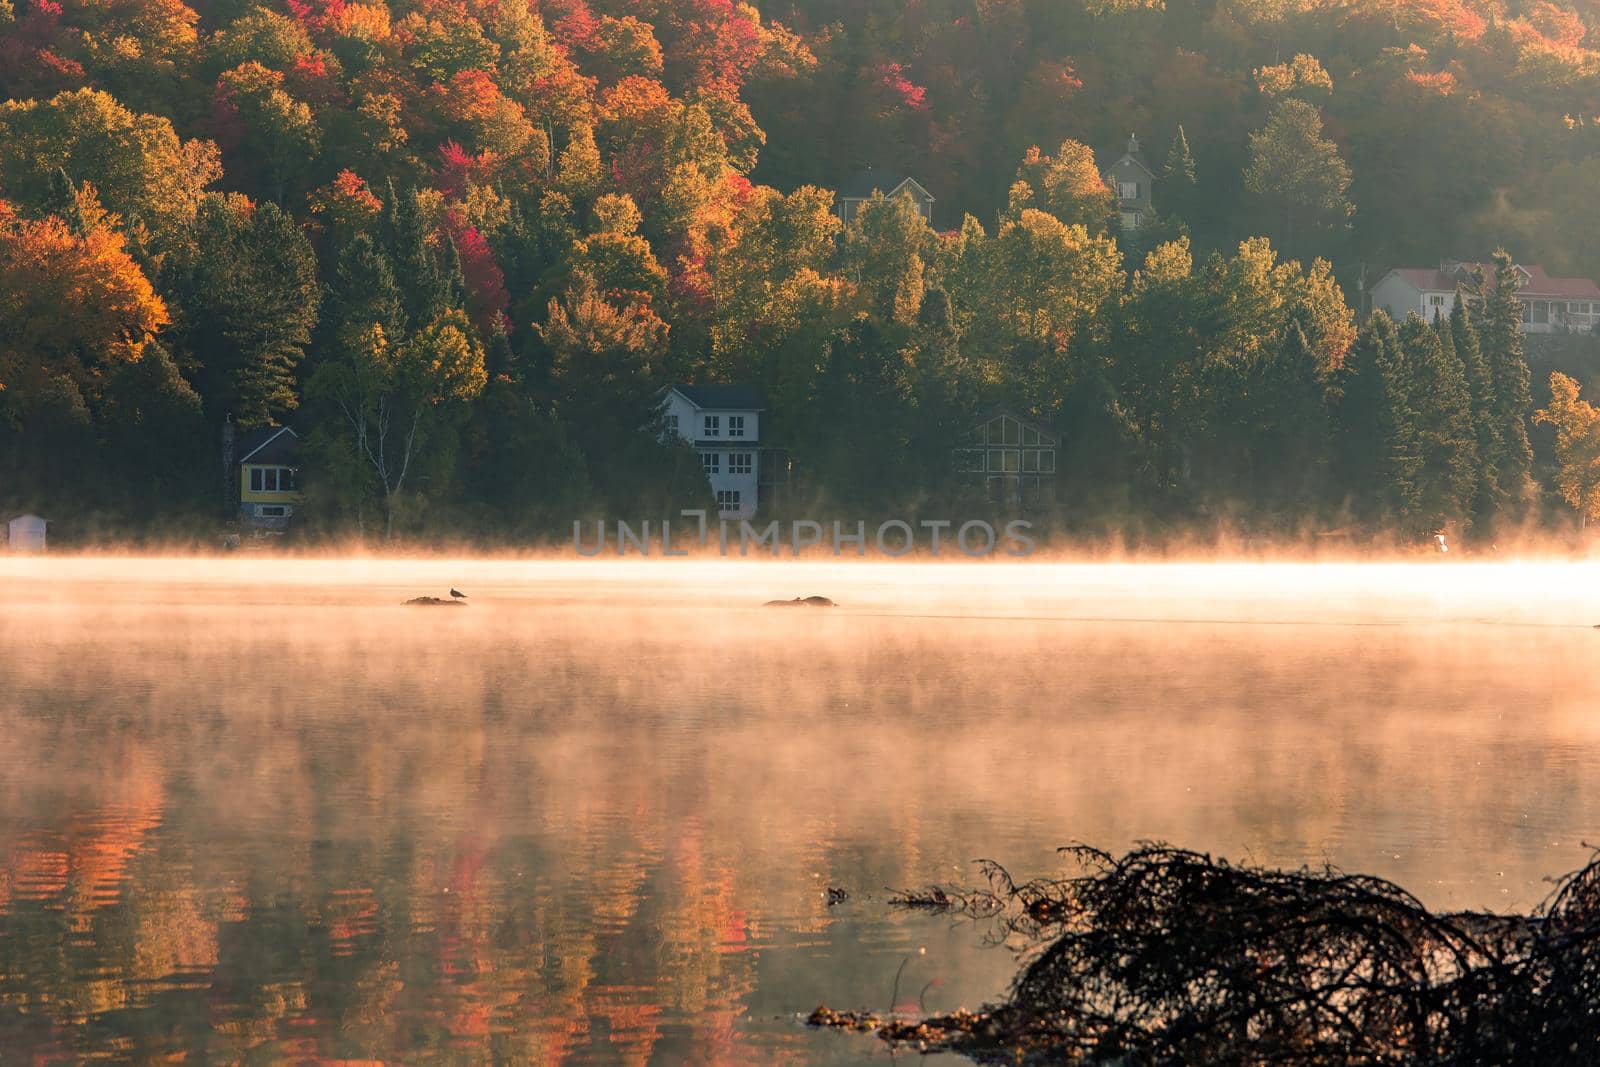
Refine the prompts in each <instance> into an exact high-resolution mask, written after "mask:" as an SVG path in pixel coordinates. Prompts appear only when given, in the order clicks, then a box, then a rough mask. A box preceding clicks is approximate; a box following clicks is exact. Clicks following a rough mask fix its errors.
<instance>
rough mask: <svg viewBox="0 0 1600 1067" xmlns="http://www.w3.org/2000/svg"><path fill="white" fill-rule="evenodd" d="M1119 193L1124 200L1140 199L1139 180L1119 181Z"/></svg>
mask: <svg viewBox="0 0 1600 1067" xmlns="http://www.w3.org/2000/svg"><path fill="white" fill-rule="evenodd" d="M1117 195H1118V196H1119V197H1121V198H1122V199H1124V200H1137V199H1139V183H1138V182H1118V183H1117Z"/></svg>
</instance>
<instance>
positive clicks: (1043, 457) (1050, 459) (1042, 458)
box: [1039, 448, 1056, 474]
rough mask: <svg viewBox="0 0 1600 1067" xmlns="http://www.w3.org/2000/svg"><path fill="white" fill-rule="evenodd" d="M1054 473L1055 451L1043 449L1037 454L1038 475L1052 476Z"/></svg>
mask: <svg viewBox="0 0 1600 1067" xmlns="http://www.w3.org/2000/svg"><path fill="white" fill-rule="evenodd" d="M1055 472H1056V450H1055V449H1053V448H1048V449H1045V450H1044V451H1043V452H1040V453H1039V473H1040V474H1054V473H1055Z"/></svg>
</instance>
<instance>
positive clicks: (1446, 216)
mask: <svg viewBox="0 0 1600 1067" xmlns="http://www.w3.org/2000/svg"><path fill="white" fill-rule="evenodd" d="M0 101H3V102H0V510H3V511H6V512H7V513H8V514H11V513H15V512H16V511H19V510H32V511H35V512H38V513H39V514H42V515H46V516H48V517H49V518H51V519H52V521H53V522H54V523H55V530H56V531H57V534H59V535H64V536H65V537H66V538H67V539H68V540H72V539H74V538H76V539H81V540H92V539H95V538H109V537H128V538H140V537H150V538H155V537H171V536H181V535H185V534H194V533H197V532H203V531H208V530H214V529H215V528H218V527H219V526H220V524H221V521H222V520H223V519H224V518H225V517H226V514H225V512H226V508H225V504H224V490H223V486H224V483H225V480H226V479H225V476H224V473H223V470H222V467H221V458H220V457H221V454H222V453H221V441H222V438H223V428H224V426H225V425H227V426H231V427H233V428H234V430H236V431H237V432H246V431H249V430H251V429H254V428H259V427H263V426H272V425H280V424H285V425H290V426H292V427H293V428H294V429H295V430H296V431H297V433H298V434H299V435H300V438H301V447H300V463H301V485H302V488H303V490H304V493H305V496H306V500H305V504H304V507H303V508H302V512H303V514H304V516H305V521H304V523H303V524H302V530H301V531H300V532H301V533H302V534H304V535H306V536H317V535H327V536H332V535H349V534H357V535H361V536H364V537H367V538H374V539H376V538H382V537H400V538H407V539H417V540H422V539H428V538H439V537H444V536H454V537H467V538H475V539H481V540H486V541H499V542H507V541H512V542H515V541H522V542H531V541H536V540H539V539H543V538H549V537H558V536H562V532H563V531H570V528H571V522H572V520H573V519H575V518H578V517H592V516H598V515H607V516H612V517H624V518H639V517H644V516H648V515H658V514H663V513H666V512H668V511H670V510H673V509H676V508H678V507H680V506H695V505H701V506H703V505H704V502H705V501H706V500H707V499H708V497H709V492H708V489H707V486H706V483H705V479H704V476H703V475H702V474H701V471H700V467H699V464H698V463H697V462H696V457H695V456H694V454H693V452H692V450H690V449H689V448H688V447H687V446H685V445H682V444H681V443H676V444H675V443H673V442H672V441H671V440H664V439H663V434H662V432H661V426H660V422H659V419H658V417H657V404H658V402H659V397H660V396H661V394H662V390H663V389H664V388H665V387H667V386H670V385H671V384H673V383H677V382H738V383H750V384H754V385H758V386H759V387H760V388H761V389H762V390H763V391H764V392H765V395H766V397H767V402H768V414H767V417H766V420H765V423H764V429H763V443H764V444H767V443H772V444H779V445H781V446H782V447H783V448H784V449H785V450H786V452H787V455H788V456H789V458H790V459H791V460H792V463H793V470H794V478H795V482H796V487H797V492H796V494H795V497H794V499H795V501H796V502H797V503H796V504H795V505H794V506H795V507H803V508H804V509H805V510H806V513H807V514H808V515H809V516H811V517H815V518H825V517H828V516H834V515H838V516H842V517H848V518H851V519H854V518H861V517H873V516H888V515H891V514H892V515H895V516H904V517H908V518H910V517H915V516H918V515H944V516H949V515H951V514H954V513H961V514H962V515H967V514H977V513H981V511H982V509H983V507H984V506H985V505H984V501H983V491H982V487H981V486H974V485H972V484H971V483H970V480H969V479H966V478H964V477H963V476H962V475H961V473H960V472H959V471H957V470H956V469H955V467H954V464H953V462H952V455H953V450H954V449H955V447H956V446H957V445H959V444H960V443H961V441H962V437H963V434H964V433H965V432H966V430H967V428H969V427H970V426H971V425H972V420H973V418H974V415H975V414H976V413H977V412H979V411H981V410H985V409H987V408H990V407H992V406H994V405H1006V406H1008V407H1011V408H1013V409H1015V410H1017V411H1019V412H1021V413H1023V414H1025V415H1027V416H1030V417H1032V418H1034V419H1036V420H1038V421H1040V422H1043V423H1046V424H1048V425H1049V426H1050V427H1052V428H1054V430H1055V431H1056V432H1057V433H1058V434H1059V435H1060V437H1061V439H1062V446H1061V449H1062V450H1061V461H1060V468H1059V470H1060V475H1059V478H1058V486H1057V493H1056V499H1055V503H1054V504H1053V505H1052V506H1051V508H1050V509H1049V515H1048V516H1047V517H1048V520H1049V522H1050V523H1051V524H1053V526H1055V527H1056V528H1059V529H1060V530H1062V531H1064V532H1066V533H1068V534H1081V535H1086V536H1098V535H1103V534H1106V533H1108V532H1116V533H1119V534H1121V535H1123V536H1127V537H1131V538H1133V539H1140V538H1144V537H1159V536H1163V535H1164V534H1167V533H1171V532H1173V531H1180V530H1210V529H1218V528H1221V527H1223V526H1226V527H1228V528H1230V529H1238V530H1244V531H1247V532H1248V533H1250V534H1252V535H1255V534H1260V535H1261V536H1278V535H1285V534H1290V533H1294V532H1302V533H1303V532H1305V531H1308V530H1328V529H1342V530H1358V531H1364V532H1367V533H1382V534H1384V535H1388V536H1394V537H1400V538H1421V537H1424V536H1426V535H1428V534H1430V533H1432V532H1434V531H1437V530H1449V531H1452V532H1453V533H1455V534H1458V535H1462V536H1464V537H1466V538H1484V539H1489V538H1493V537H1495V536H1496V535H1497V534H1500V535H1503V533H1504V531H1507V530H1511V529H1522V528H1525V527H1526V526H1528V525H1529V524H1546V525H1557V526H1563V527H1565V526H1572V525H1577V524H1579V523H1581V521H1582V520H1583V518H1585V517H1589V516H1600V422H1597V418H1596V413H1595V409H1594V408H1593V407H1591V406H1590V405H1589V404H1588V403H1587V400H1586V399H1585V398H1588V399H1593V397H1594V396H1595V394H1596V392H1597V391H1600V354H1597V352H1600V349H1597V348H1596V346H1595V344H1594V343H1593V342H1592V341H1591V340H1590V339H1589V338H1588V337H1586V336H1572V337H1529V336H1525V335H1523V334H1522V333H1521V332H1520V331H1519V329H1518V323H1519V321H1520V306H1519V305H1518V303H1517V301H1516V300H1515V298H1514V295H1513V290H1514V287H1515V283H1514V279H1513V275H1512V271H1511V267H1512V263H1513V262H1517V263H1536V264H1540V265H1542V266H1544V267H1545V268H1546V270H1548V271H1549V272H1550V273H1552V274H1558V275H1575V276H1581V277H1589V278H1593V277H1597V276H1600V212H1597V211H1596V210H1595V199H1596V194H1597V193H1600V13H1597V12H1596V10H1595V9H1594V7H1593V6H1592V5H1590V4H1588V3H1583V2H1580V0H1167V2H1165V3H1163V2H1162V0H789V2H771V3H767V2H760V3H735V2H733V0H542V2H540V0H393V2H390V3H385V2H384V0H363V2H349V0H262V2H255V0H194V2H192V3H185V2H183V0H0ZM1130 134H1132V135H1136V136H1137V137H1138V139H1139V143H1140V144H1141V145H1142V151H1143V153H1144V155H1145V156H1146V158H1147V159H1148V160H1149V162H1150V164H1151V167H1152V169H1153V170H1154V172H1155V173H1156V177H1157V181H1156V182H1155V184H1154V188H1153V191H1152V194H1151V195H1152V200H1153V205H1154V211H1153V212H1151V213H1150V214H1149V215H1147V216H1146V217H1145V218H1144V219H1143V221H1142V222H1141V224H1140V225H1139V227H1138V228H1137V229H1136V230H1134V231H1131V232H1126V231H1124V230H1123V229H1122V227H1121V226H1120V224H1119V218H1118V214H1117V201H1116V200H1115V199H1114V198H1113V195H1112V192H1111V190H1110V189H1109V188H1108V187H1107V185H1106V183H1105V182H1104V181H1103V180H1102V178H1101V171H1102V168H1103V167H1104V166H1105V165H1106V163H1107V162H1108V158H1114V157H1115V155H1116V154H1118V153H1120V152H1121V151H1122V149H1123V146H1125V145H1126V144H1127V142H1128V139H1129V136H1130ZM868 166H871V167H874V168H878V169H879V170H881V171H884V172H893V173H899V174H907V175H911V176H913V177H914V178H915V179H916V180H917V182H918V183H920V184H921V185H922V186H924V187H925V188H926V189H927V190H928V191H930V192H931V193H932V194H933V195H934V196H935V198H936V200H935V202H934V205H933V210H932V219H931V224H930V221H929V220H928V219H925V218H924V217H923V216H922V215H920V214H919V213H918V212H917V211H916V210H915V208H914V207H913V205H912V203H911V202H910V201H909V200H906V199H885V198H883V197H877V198H875V199H874V200H872V201H871V202H869V203H868V204H867V205H866V206H865V207H863V208H862V209H861V210H860V211H859V212H858V213H856V214H855V215H854V216H853V217H852V219H851V221H850V222H849V224H848V225H845V224H842V223H841V222H840V221H839V218H840V216H839V212H838V208H837V204H836V199H835V194H834V192H833V190H835V189H837V188H839V186H840V185H841V184H842V183H845V182H847V181H848V180H849V179H850V178H851V177H852V176H853V175H855V174H857V173H859V172H860V171H861V170H862V169H863V168H865V167H868ZM1442 259H1459V260H1467V261H1472V262H1480V263H1483V264H1485V268H1484V269H1483V270H1481V271H1480V272H1479V273H1478V274H1477V276H1476V277H1475V278H1473V279H1472V280H1471V281H1470V282H1468V283H1467V284H1466V285H1465V289H1464V292H1463V294H1462V296H1463V301H1462V304H1461V307H1460V308H1459V309H1458V310H1457V311H1455V312H1454V313H1453V314H1452V315H1451V316H1450V317H1449V318H1447V319H1446V318H1441V319H1439V320H1438V321H1434V322H1424V321H1421V320H1419V319H1415V318H1413V319H1411V320H1409V321H1405V322H1394V321H1391V320H1390V319H1389V318H1388V317H1387V316H1386V315H1384V314H1382V313H1381V312H1380V313H1376V314H1371V315H1368V314H1367V313H1366V312H1367V308H1366V307H1365V306H1364V305H1365V303H1366V294H1367V292H1368V291H1369V290H1370V287H1371V285H1372V284H1373V283H1374V282H1375V281H1376V280H1377V279H1378V278H1379V277H1380V276H1381V275H1382V274H1383V273H1385V272H1387V271H1388V270H1389V269H1390V268H1392V267H1401V266H1412V267H1418V266H1420V267H1431V266H1436V265H1437V264H1438V263H1439V261H1440V260H1442Z"/></svg>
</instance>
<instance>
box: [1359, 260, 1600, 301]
mask: <svg viewBox="0 0 1600 1067" xmlns="http://www.w3.org/2000/svg"><path fill="white" fill-rule="evenodd" d="M1517 265H1518V266H1519V267H1521V268H1522V272H1523V274H1524V275H1526V277H1527V281H1526V282H1525V283H1524V284H1523V285H1522V286H1521V287H1520V288H1518V289H1517V293H1518V294H1519V295H1521V296H1530V297H1548V298H1552V299H1556V300H1600V286H1597V285H1596V284H1595V283H1594V282H1593V281H1591V280H1590V279H1588V278H1553V277H1551V276H1550V275H1549V274H1546V273H1545V269H1544V268H1543V267H1541V266H1538V265H1536V264H1517ZM1445 267H1446V268H1448V269H1437V270H1436V269H1433V268H1430V267H1396V268H1395V269H1394V270H1392V271H1390V273H1391V274H1396V275H1399V276H1400V277H1401V278H1403V279H1405V280H1406V281H1407V282H1408V283H1410V284H1411V286H1412V288H1414V289H1416V290H1417V291H1419V292H1424V293H1428V292H1435V293H1440V292H1442V293H1450V292H1454V291H1455V290H1456V288H1457V287H1458V286H1461V285H1465V284H1466V283H1468V282H1469V281H1470V280H1471V278H1472V271H1473V269H1474V268H1481V269H1482V270H1483V276H1484V279H1485V280H1486V282H1487V283H1488V285H1489V288H1491V289H1493V288H1494V284H1495V282H1494V264H1493V263H1450V264H1446V265H1445Z"/></svg>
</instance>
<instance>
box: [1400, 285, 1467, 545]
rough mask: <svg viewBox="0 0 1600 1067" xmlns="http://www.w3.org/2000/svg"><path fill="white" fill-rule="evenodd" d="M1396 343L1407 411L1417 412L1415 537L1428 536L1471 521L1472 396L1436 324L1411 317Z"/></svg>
mask: <svg viewBox="0 0 1600 1067" xmlns="http://www.w3.org/2000/svg"><path fill="white" fill-rule="evenodd" d="M1400 343H1401V346H1402V347H1403V348H1404V349H1405V351H1406V358H1407V360H1408V361H1409V363H1410V365H1411V367H1412V368H1413V370H1414V374H1413V376H1412V378H1411V385H1412V386H1413V388H1414V390H1415V391H1414V392H1413V394H1412V396H1411V407H1412V409H1413V410H1414V411H1415V412H1416V414H1417V454H1418V457H1419V459H1420V461H1421V462H1420V466H1419V468H1418V475H1417V507H1416V510H1415V512H1414V513H1413V515H1412V516H1410V518H1411V519H1412V531H1411V532H1414V533H1422V534H1426V533H1432V532H1434V531H1436V530H1439V529H1443V528H1444V527H1446V526H1457V527H1461V526H1465V525H1467V524H1468V523H1469V522H1470V520H1471V511H1472V500H1473V495H1474V489H1475V488H1476V486H1475V485H1474V479H1475V475H1476V469H1477V441H1476V439H1475V437H1474V434H1473V429H1472V396H1471V393H1470V391H1469V390H1468V388H1467V378H1466V372H1465V370H1464V369H1463V368H1462V365H1461V360H1460V359H1459V358H1457V356H1456V352H1455V345H1454V344H1453V343H1452V341H1451V337H1450V333H1449V330H1448V329H1447V328H1445V326H1444V323H1443V322H1440V323H1437V324H1434V325H1429V324H1428V323H1425V322H1423V321H1422V320H1421V319H1419V318H1416V317H1415V316H1413V317H1411V318H1408V319H1407V320H1406V321H1405V324H1404V325H1403V326H1401V327H1400Z"/></svg>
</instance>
